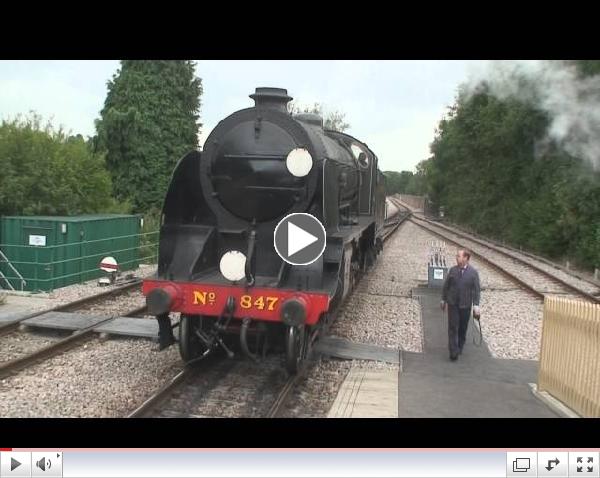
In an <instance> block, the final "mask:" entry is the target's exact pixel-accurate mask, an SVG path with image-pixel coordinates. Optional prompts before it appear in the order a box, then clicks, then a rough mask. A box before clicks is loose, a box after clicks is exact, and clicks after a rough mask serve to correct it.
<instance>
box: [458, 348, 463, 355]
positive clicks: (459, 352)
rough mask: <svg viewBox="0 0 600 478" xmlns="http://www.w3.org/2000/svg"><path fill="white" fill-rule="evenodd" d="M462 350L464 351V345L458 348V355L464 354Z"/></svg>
mask: <svg viewBox="0 0 600 478" xmlns="http://www.w3.org/2000/svg"><path fill="white" fill-rule="evenodd" d="M462 351H463V348H462V347H461V348H459V349H458V355H462Z"/></svg>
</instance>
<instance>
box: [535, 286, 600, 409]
mask: <svg viewBox="0 0 600 478" xmlns="http://www.w3.org/2000/svg"><path fill="white" fill-rule="evenodd" d="M537 386H538V390H540V391H547V392H548V393H550V394H551V395H553V396H554V397H556V398H557V399H558V400H560V401H561V402H563V403H564V404H566V405H567V406H568V407H570V408H571V409H572V410H574V411H575V412H577V413H578V414H580V415H581V416H584V417H600V305H597V304H590V303H586V302H583V301H578V300H570V299H565V298H562V297H546V298H545V300H544V319H543V323H542V345H541V352H540V365H539V372H538V384H537Z"/></svg>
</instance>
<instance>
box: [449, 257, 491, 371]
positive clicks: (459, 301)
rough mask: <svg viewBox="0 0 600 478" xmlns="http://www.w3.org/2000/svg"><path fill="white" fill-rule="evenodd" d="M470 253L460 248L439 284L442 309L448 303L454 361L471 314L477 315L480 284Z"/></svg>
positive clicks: (461, 348)
mask: <svg viewBox="0 0 600 478" xmlns="http://www.w3.org/2000/svg"><path fill="white" fill-rule="evenodd" d="M470 258H471V254H470V252H469V251H467V250H466V249H459V250H458V253H457V254H456V264H457V265H455V266H454V267H452V268H451V269H450V271H449V272H448V276H447V277H446V280H445V281H444V286H443V288H442V302H441V304H440V305H441V308H442V310H445V309H446V305H447V306H448V348H449V350H450V360H452V361H455V360H456V359H457V358H458V356H459V355H460V354H461V353H462V350H463V347H464V346H465V342H466V340H467V327H468V326H469V318H470V317H471V306H473V315H474V316H475V317H479V298H480V293H481V286H480V283H479V274H478V273H477V270H476V269H475V268H474V267H472V266H471V265H469V259H470Z"/></svg>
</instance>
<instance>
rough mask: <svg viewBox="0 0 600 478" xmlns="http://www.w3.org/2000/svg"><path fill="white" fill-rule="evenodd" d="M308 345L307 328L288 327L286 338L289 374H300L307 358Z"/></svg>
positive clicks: (286, 358)
mask: <svg viewBox="0 0 600 478" xmlns="http://www.w3.org/2000/svg"><path fill="white" fill-rule="evenodd" d="M307 345H308V340H307V334H306V327H305V326H301V327H294V326H291V325H288V327H287V329H286V336H285V368H286V370H287V371H288V373H290V374H292V375H293V374H296V373H298V370H299V369H300V366H301V365H302V361H303V360H304V359H305V358H306V350H307V348H308V347H307Z"/></svg>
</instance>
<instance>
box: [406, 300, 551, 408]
mask: <svg viewBox="0 0 600 478" xmlns="http://www.w3.org/2000/svg"><path fill="white" fill-rule="evenodd" d="M413 294H414V295H415V296H417V295H418V296H419V297H420V302H421V308H422V323H423V334H424V345H425V347H424V352H423V353H422V354H417V353H407V352H402V354H401V373H400V379H399V403H398V415H399V416H400V417H414V418H417V417H494V418H512V417H515V418H517V417H532V418H537V417H544V418H550V417H558V415H557V414H556V413H555V412H554V411H552V410H551V409H550V408H549V407H548V406H546V405H545V404H544V403H543V402H541V401H540V400H538V399H537V398H536V397H535V396H534V395H533V393H532V392H531V389H530V387H529V383H530V382H535V381H536V380H537V367H538V363H537V361H532V360H503V359H496V358H493V357H492V356H491V354H490V352H489V350H488V348H487V347H486V346H485V342H483V343H482V344H481V346H480V347H477V346H475V345H474V344H473V341H472V338H473V331H474V327H473V323H472V322H471V323H470V324H469V329H468V334H467V342H466V344H465V348H464V351H463V354H462V355H460V356H459V358H458V360H457V361H456V362H451V361H450V360H449V352H448V328H447V327H448V325H447V324H448V322H447V317H446V316H443V315H442V312H441V310H440V308H439V301H440V292H439V291H436V290H432V289H426V288H418V289H415V290H414V291H413ZM484 339H485V337H484Z"/></svg>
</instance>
